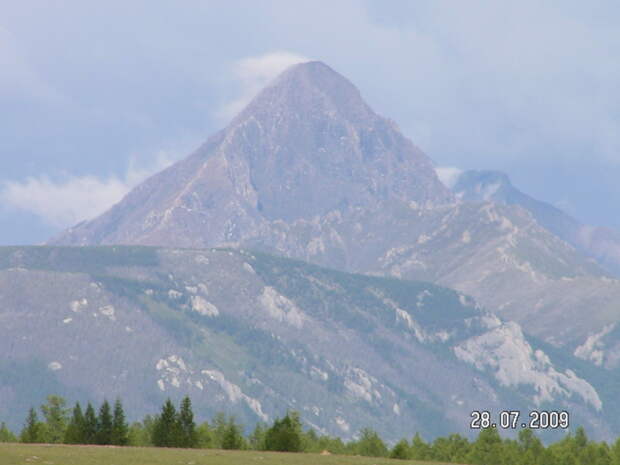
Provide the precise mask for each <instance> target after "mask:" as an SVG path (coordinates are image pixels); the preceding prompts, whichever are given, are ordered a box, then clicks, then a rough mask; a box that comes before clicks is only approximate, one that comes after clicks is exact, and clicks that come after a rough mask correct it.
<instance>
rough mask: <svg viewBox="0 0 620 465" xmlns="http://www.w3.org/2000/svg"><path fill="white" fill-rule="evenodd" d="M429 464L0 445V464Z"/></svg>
mask: <svg viewBox="0 0 620 465" xmlns="http://www.w3.org/2000/svg"><path fill="white" fill-rule="evenodd" d="M429 463H430V462H418V461H411V460H408V461H405V460H389V459H379V458H373V457H350V456H343V455H318V454H291V453H279V452H257V451H223V450H212V449H200V450H197V449H158V448H142V447H112V446H62V445H39V444H36V445H33V444H2V443H0V465H25V464H28V465H32V464H40V465H245V464H261V465H317V464H318V465H354V464H355V465H358V464H360V465H414V464H420V465H421V464H429ZM434 463H437V462H434Z"/></svg>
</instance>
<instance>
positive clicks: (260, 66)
mask: <svg viewBox="0 0 620 465" xmlns="http://www.w3.org/2000/svg"><path fill="white" fill-rule="evenodd" d="M305 61H309V58H306V57H304V56H302V55H298V54H296V53H291V52H283V51H281V52H271V53H266V54H264V55H259V56H255V57H248V58H243V59H241V60H239V61H237V62H236V63H235V64H234V65H233V74H234V76H235V78H236V79H237V80H238V81H239V82H240V84H241V93H240V96H239V97H238V98H236V99H235V100H233V101H232V102H229V103H227V104H225V105H224V106H223V107H222V108H220V110H219V111H218V113H217V116H218V117H219V118H220V119H221V120H223V121H226V122H228V120H230V119H231V118H233V117H234V116H236V115H237V114H238V113H239V112H240V111H241V110H242V109H243V108H244V107H245V106H246V105H247V104H248V103H249V102H250V100H252V98H254V96H255V95H256V94H257V93H258V92H259V91H260V90H261V89H262V88H263V87H265V86H266V85H267V84H268V83H269V81H271V80H272V79H274V78H275V77H276V76H277V75H278V74H280V73H281V72H282V71H284V70H285V69H286V68H288V67H289V66H292V65H294V64H296V63H303V62H305Z"/></svg>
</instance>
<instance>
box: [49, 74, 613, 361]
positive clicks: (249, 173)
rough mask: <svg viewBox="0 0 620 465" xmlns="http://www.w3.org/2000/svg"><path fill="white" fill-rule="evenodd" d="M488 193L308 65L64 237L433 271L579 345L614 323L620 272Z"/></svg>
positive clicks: (412, 272)
mask: <svg viewBox="0 0 620 465" xmlns="http://www.w3.org/2000/svg"><path fill="white" fill-rule="evenodd" d="M474 184H475V183H474ZM504 185H505V183H504ZM491 187H492V186H491ZM484 189H486V190H485V191H484V192H487V190H488V191H489V192H488V194H489V195H486V197H485V194H481V195H478V196H475V195H470V194H467V195H466V194H463V195H461V197H462V199H459V198H458V197H457V196H455V195H454V194H453V193H452V192H451V191H450V190H449V189H447V188H446V187H445V186H443V185H442V184H441V182H440V181H439V179H438V178H437V176H436V174H435V171H434V169H433V166H432V163H431V161H430V159H429V158H428V157H426V155H424V154H423V153H422V152H421V151H420V150H419V149H417V148H416V147H415V146H414V145H413V144H412V143H411V142H410V141H409V140H408V139H406V138H405V137H404V136H403V135H402V134H401V133H400V132H399V131H398V129H397V128H396V126H395V124H394V123H392V122H390V121H389V120H386V119H384V118H382V117H380V116H377V115H376V114H375V113H373V111H372V110H371V109H370V108H369V107H368V106H367V105H366V104H365V103H364V101H363V100H362V98H361V97H360V94H359V92H358V91H357V89H356V88H355V87H354V86H353V85H352V84H351V83H350V82H348V81H347V80H346V79H345V78H343V77H342V76H341V75H339V74H338V73H336V72H335V71H333V70H332V69H330V68H329V67H328V66H326V65H324V64H322V63H319V62H310V63H304V64H300V65H296V66H294V67H292V68H290V69H289V70H287V71H285V72H284V73H283V74H282V75H281V76H280V77H278V78H277V79H276V80H275V81H274V82H273V83H272V84H271V85H269V86H268V87H267V88H266V89H264V90H263V91H262V92H261V93H260V94H259V95H258V96H257V97H256V98H255V99H254V100H253V101H252V102H251V103H250V104H249V105H248V106H247V108H245V109H244V110H243V111H242V112H241V113H240V114H239V115H238V116H237V117H236V118H235V119H233V121H232V122H231V123H230V125H229V126H228V127H227V128H225V129H224V130H222V131H220V132H219V133H217V134H215V135H214V136H213V137H212V138H211V139H209V140H208V141H207V143H206V144H204V145H203V146H202V147H201V148H199V149H198V150H197V151H196V152H195V153H194V154H192V155H190V156H189V157H188V158H186V159H185V160H183V161H180V162H178V163H177V164H175V165H174V166H172V167H170V168H168V169H167V170H165V171H163V172H161V173H159V174H157V175H155V176H153V177H152V178H150V179H148V180H147V181H146V182H144V183H143V184H141V185H140V186H138V187H137V188H136V189H134V190H133V191H132V192H131V193H129V194H128V195H127V196H126V197H125V199H123V200H122V201H121V202H120V203H119V204H117V205H116V206H114V207H113V208H112V209H111V210H109V211H108V212H107V213H105V214H103V215H102V216H100V217H99V218H96V219H94V220H92V221H88V222H85V223H82V224H79V225H77V226H75V227H74V228H72V229H70V230H68V231H67V232H65V233H64V234H62V235H61V236H59V237H58V238H56V239H55V240H53V241H51V244H66V245H101V244H129V245H160V246H167V247H193V248H202V247H212V246H234V247H246V248H251V249H254V250H262V251H267V252H271V253H275V254H279V255H284V256H288V257H294V258H299V259H302V260H306V261H309V262H313V263H315V264H320V265H323V266H328V267H331V268H336V269H340V270H345V271H350V272H358V273H367V274H380V275H391V276H396V277H400V278H404V279H416V280H427V281H432V282H435V283H438V284H441V285H444V286H448V287H451V288H454V289H457V290H459V291H461V292H465V293H467V294H468V295H472V296H473V297H474V298H476V299H477V301H479V302H480V303H481V304H482V305H484V306H485V307H486V308H489V309H491V310H492V311H494V312H497V313H498V314H499V315H500V316H502V317H503V318H506V319H509V320H514V321H516V322H517V323H519V324H522V325H523V327H524V329H525V330H526V331H528V332H530V333H531V334H534V335H536V336H537V337H540V338H542V339H544V340H545V341H546V342H549V343H552V344H554V345H556V346H563V347H567V348H568V349H569V350H571V351H575V350H577V348H579V347H582V346H583V345H584V344H587V341H588V340H589V338H590V337H592V336H593V335H596V334H599V333H600V332H601V331H602V330H603V329H604V328H606V327H607V326H608V325H611V324H615V323H617V321H618V319H619V318H618V316H617V315H618V312H617V302H618V301H620V281H619V280H617V279H615V278H613V277H612V276H610V275H609V274H608V273H607V272H606V271H605V270H603V269H602V268H601V267H600V266H599V265H598V264H596V263H595V262H594V261H593V260H591V259H588V258H587V257H585V256H584V255H583V254H581V253H580V252H579V251H577V250H576V249H575V248H574V247H573V246H571V245H570V244H569V243H567V242H566V237H564V236H560V237H558V236H557V234H558V232H557V230H556V229H557V228H555V226H554V225H555V224H556V222H555V220H553V221H551V220H550V221H547V222H545V221H543V220H542V219H541V215H539V214H538V213H536V212H537V211H538V210H536V209H535V208H533V207H532V205H533V204H532V202H534V201H533V199H532V202H529V203H528V202H525V201H523V198H521V200H519V199H516V200H514V198H513V197H514V195H513V197H510V196H509V195H508V194H506V196H505V197H504V198H503V200H502V199H499V197H498V196H499V194H500V193H501V192H504V191H500V190H496V191H494V192H490V190H492V189H491V188H490V187H489V183H487V184H486V187H485V188H484ZM484 189H483V190H484ZM489 189H490V190H489ZM498 189H499V187H498ZM465 191H467V189H465ZM465 191H463V192H465ZM470 191H471V189H470ZM459 192H461V191H459ZM510 195H512V194H510ZM528 209H529V210H528ZM552 213H553V215H555V216H553V215H551V216H553V218H558V214H557V212H552ZM545 215H546V214H543V215H542V216H544V217H545V218H546V217H547V216H548V215H547V216H545ZM560 220H561V221H560V222H562V221H567V222H568V223H570V221H569V220H567V219H565V218H560ZM560 229H561V228H560ZM619 343H620V341H619ZM614 350H615V349H614Z"/></svg>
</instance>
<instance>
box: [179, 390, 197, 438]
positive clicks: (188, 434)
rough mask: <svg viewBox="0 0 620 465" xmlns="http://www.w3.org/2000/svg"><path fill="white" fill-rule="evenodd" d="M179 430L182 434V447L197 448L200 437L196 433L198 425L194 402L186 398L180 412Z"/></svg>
mask: <svg viewBox="0 0 620 465" xmlns="http://www.w3.org/2000/svg"><path fill="white" fill-rule="evenodd" d="M178 421H179V429H180V433H181V440H180V444H179V446H180V447H187V448H189V447H196V446H197V444H198V435H197V433H196V423H194V412H193V411H192V401H191V400H190V398H189V397H188V396H185V397H184V398H183V400H182V401H181V410H180V411H179V418H178Z"/></svg>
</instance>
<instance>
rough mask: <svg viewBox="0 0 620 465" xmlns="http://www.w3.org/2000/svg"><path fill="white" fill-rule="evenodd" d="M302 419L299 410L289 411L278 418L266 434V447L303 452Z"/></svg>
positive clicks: (275, 449)
mask: <svg viewBox="0 0 620 465" xmlns="http://www.w3.org/2000/svg"><path fill="white" fill-rule="evenodd" d="M301 434H302V432H301V421H300V420H299V414H298V413H297V412H287V414H286V416H285V417H284V418H282V419H276V420H275V421H274V422H273V426H272V427H271V428H269V429H268V430H267V433H266V434H265V449H266V450H274V451H281V452H301Z"/></svg>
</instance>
